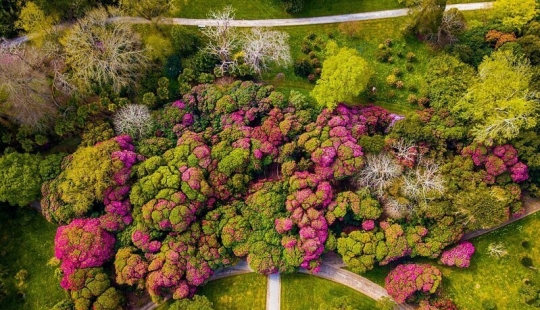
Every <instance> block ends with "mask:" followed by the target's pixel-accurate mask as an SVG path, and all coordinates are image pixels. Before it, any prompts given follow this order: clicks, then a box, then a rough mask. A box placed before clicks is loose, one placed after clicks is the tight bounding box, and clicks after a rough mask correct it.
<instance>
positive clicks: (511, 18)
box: [493, 0, 537, 31]
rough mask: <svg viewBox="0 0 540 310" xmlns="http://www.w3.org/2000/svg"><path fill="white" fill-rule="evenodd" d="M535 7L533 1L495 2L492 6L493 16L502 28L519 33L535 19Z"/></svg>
mask: <svg viewBox="0 0 540 310" xmlns="http://www.w3.org/2000/svg"><path fill="white" fill-rule="evenodd" d="M536 5H537V3H536V1H534V0H523V1H519V2H515V1H512V0H497V1H495V3H494V5H493V14H494V17H495V18H497V19H499V20H500V21H501V22H502V24H503V25H504V26H506V27H510V28H514V29H517V30H518V31H519V30H521V29H522V28H523V26H525V25H526V24H527V23H528V22H529V21H530V20H531V19H533V18H534V17H535V15H536Z"/></svg>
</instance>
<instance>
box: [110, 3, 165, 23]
mask: <svg viewBox="0 0 540 310" xmlns="http://www.w3.org/2000/svg"><path fill="white" fill-rule="evenodd" d="M119 5H120V8H122V9H124V10H125V11H126V12H127V13H128V14H129V15H136V16H141V17H142V18H145V19H148V20H152V19H153V18H155V17H159V16H162V15H163V14H164V13H166V12H167V11H168V10H169V9H171V7H172V1H171V0H157V1H156V0H142V1H132V0H120V1H119Z"/></svg>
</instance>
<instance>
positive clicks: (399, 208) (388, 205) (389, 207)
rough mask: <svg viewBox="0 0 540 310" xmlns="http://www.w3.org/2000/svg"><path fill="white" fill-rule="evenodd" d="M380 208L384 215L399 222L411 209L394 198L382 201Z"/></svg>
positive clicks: (407, 204) (410, 206)
mask: <svg viewBox="0 0 540 310" xmlns="http://www.w3.org/2000/svg"><path fill="white" fill-rule="evenodd" d="M382 207H383V209H384V212H385V213H386V215H388V216H389V217H390V218H392V219H394V220H400V219H402V218H405V217H407V216H409V215H410V214H411V213H412V209H413V207H412V205H411V204H410V203H405V202H404V201H399V200H398V199H394V198H387V199H384V200H383V202H382Z"/></svg>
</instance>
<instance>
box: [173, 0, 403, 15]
mask: <svg viewBox="0 0 540 310" xmlns="http://www.w3.org/2000/svg"><path fill="white" fill-rule="evenodd" d="M229 5H230V6H232V7H233V8H234V9H235V12H236V19H270V18H293V17H311V16H327V15H339V14H351V13H361V12H371V11H382V10H391V9H398V8H402V7H403V6H401V5H400V4H399V3H398V2H397V0H362V1H358V0H333V1H328V0H308V1H305V6H304V9H303V10H302V12H300V13H298V14H293V15H291V14H288V13H286V12H285V11H284V10H283V8H282V6H281V1H280V0H252V1H245V0H206V1H203V0H175V1H174V6H175V9H174V10H173V12H171V15H172V16H174V17H187V18H205V17H206V16H207V14H208V13H209V12H210V11H216V10H221V9H223V8H224V7H226V6H229Z"/></svg>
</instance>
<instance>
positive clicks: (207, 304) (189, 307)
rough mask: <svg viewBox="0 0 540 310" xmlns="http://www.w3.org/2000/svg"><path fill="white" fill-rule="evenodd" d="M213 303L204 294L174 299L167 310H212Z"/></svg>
mask: <svg viewBox="0 0 540 310" xmlns="http://www.w3.org/2000/svg"><path fill="white" fill-rule="evenodd" d="M213 306H214V304H213V303H212V302H211V301H210V300H208V298H206V296H199V295H195V296H193V299H182V300H177V301H175V302H174V303H173V304H172V305H171V306H170V307H169V310H213V309H214V308H213Z"/></svg>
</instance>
